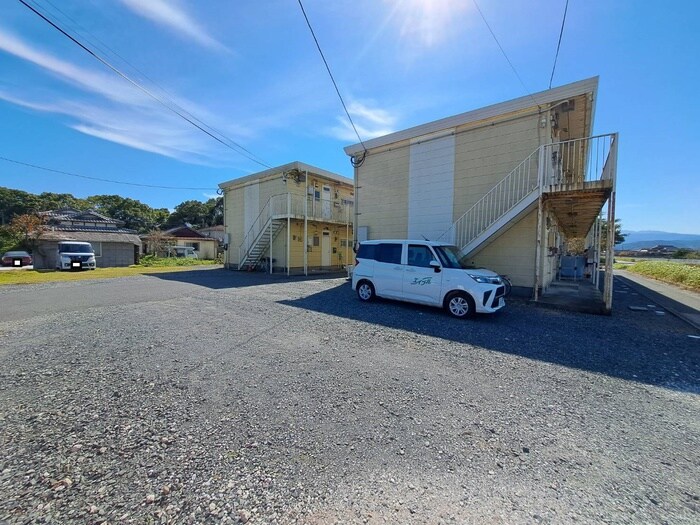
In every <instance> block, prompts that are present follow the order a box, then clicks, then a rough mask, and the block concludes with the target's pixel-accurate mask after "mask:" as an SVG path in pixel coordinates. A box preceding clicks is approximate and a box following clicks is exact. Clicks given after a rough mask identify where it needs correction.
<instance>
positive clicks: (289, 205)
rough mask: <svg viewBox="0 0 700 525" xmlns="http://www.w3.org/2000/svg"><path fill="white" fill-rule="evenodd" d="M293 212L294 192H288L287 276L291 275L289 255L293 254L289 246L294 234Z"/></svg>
mask: <svg viewBox="0 0 700 525" xmlns="http://www.w3.org/2000/svg"><path fill="white" fill-rule="evenodd" d="M291 214H292V194H291V193H287V277H289V257H290V254H291V248H290V246H289V243H290V242H291V239H292V234H291V231H290V230H291V227H292V219H291Z"/></svg>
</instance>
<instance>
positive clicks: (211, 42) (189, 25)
mask: <svg viewBox="0 0 700 525" xmlns="http://www.w3.org/2000/svg"><path fill="white" fill-rule="evenodd" d="M121 3H122V4H124V6H125V7H127V8H128V9H129V10H131V11H132V12H134V13H136V14H137V15H139V16H142V17H144V18H148V19H149V20H151V21H153V22H155V23H157V24H160V25H162V26H165V27H168V28H169V29H171V30H173V31H174V32H176V33H178V34H179V35H183V36H186V37H188V38H189V39H190V40H194V41H195V42H197V43H198V44H200V45H202V46H204V47H207V48H209V49H216V50H219V51H224V50H227V48H226V47H225V46H224V45H223V44H221V43H220V42H219V41H217V40H216V39H214V38H212V37H211V36H210V35H209V34H208V33H207V31H206V30H205V29H204V28H203V27H202V26H201V25H200V24H199V23H197V22H196V21H195V20H194V19H193V18H192V17H191V16H190V15H188V14H187V13H186V12H185V11H184V9H182V8H181V7H178V6H177V5H175V4H176V3H175V2H174V1H173V0H169V1H167V2H166V1H165V0H121Z"/></svg>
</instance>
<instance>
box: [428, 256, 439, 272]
mask: <svg viewBox="0 0 700 525" xmlns="http://www.w3.org/2000/svg"><path fill="white" fill-rule="evenodd" d="M430 267H431V268H432V269H433V270H435V273H440V270H441V268H440V263H439V262H437V261H436V260H435V259H433V260H432V261H430Z"/></svg>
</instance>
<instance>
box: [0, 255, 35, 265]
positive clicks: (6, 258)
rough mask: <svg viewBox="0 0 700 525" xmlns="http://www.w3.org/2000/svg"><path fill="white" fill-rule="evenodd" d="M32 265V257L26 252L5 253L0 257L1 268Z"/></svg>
mask: <svg viewBox="0 0 700 525" xmlns="http://www.w3.org/2000/svg"><path fill="white" fill-rule="evenodd" d="M31 264H32V256H31V255H29V254H28V253H27V252H7V253H5V255H3V256H2V265H3V266H17V267H20V266H29V265H31Z"/></svg>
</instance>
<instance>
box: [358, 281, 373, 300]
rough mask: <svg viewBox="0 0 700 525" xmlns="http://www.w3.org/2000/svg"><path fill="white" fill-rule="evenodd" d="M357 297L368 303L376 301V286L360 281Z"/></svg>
mask: <svg viewBox="0 0 700 525" xmlns="http://www.w3.org/2000/svg"><path fill="white" fill-rule="evenodd" d="M357 296H358V297H359V298H360V301H363V302H365V303H368V302H370V301H372V300H373V299H374V286H372V283H371V282H369V281H360V283H359V284H358V285H357Z"/></svg>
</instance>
